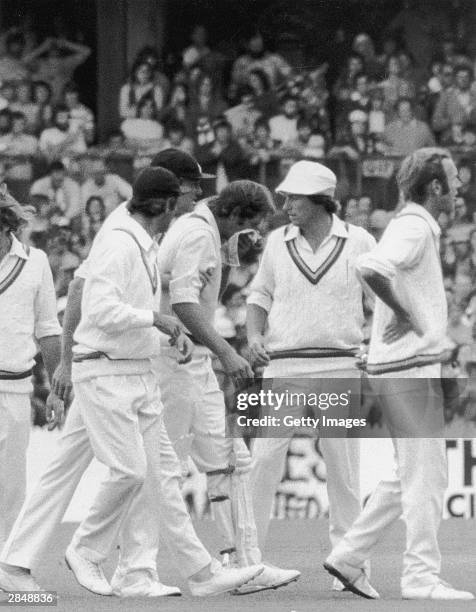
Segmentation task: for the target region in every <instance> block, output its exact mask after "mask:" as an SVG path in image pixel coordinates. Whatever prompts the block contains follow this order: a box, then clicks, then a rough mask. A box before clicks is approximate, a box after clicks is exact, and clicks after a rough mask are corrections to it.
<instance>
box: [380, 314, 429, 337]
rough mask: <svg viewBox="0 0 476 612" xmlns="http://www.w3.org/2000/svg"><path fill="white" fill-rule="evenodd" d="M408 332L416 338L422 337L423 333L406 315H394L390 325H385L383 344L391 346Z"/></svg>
mask: <svg viewBox="0 0 476 612" xmlns="http://www.w3.org/2000/svg"><path fill="white" fill-rule="evenodd" d="M410 332H414V333H415V334H416V335H417V336H422V335H423V332H422V331H421V330H420V328H419V327H418V326H417V325H416V324H415V322H414V321H412V320H411V319H410V317H409V316H408V315H396V314H394V315H393V317H392V319H391V321H390V323H389V324H388V325H387V327H386V328H385V330H384V332H383V337H382V340H383V343H384V344H393V343H394V342H396V341H397V340H400V338H403V336H406V335H407V334H409V333H410Z"/></svg>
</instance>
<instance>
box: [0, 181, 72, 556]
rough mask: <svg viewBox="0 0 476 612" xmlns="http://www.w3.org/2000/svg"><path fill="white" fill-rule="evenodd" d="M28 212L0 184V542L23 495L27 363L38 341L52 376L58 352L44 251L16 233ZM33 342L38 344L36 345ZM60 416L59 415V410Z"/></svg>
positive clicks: (27, 425)
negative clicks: (26, 241)
mask: <svg viewBox="0 0 476 612" xmlns="http://www.w3.org/2000/svg"><path fill="white" fill-rule="evenodd" d="M30 216H31V214H30V213H29V210H28V209H27V208H26V207H23V206H20V204H19V203H18V202H17V201H16V200H15V199H14V198H13V197H12V196H11V195H9V194H8V193H7V191H6V186H5V185H2V187H1V190H0V417H1V427H0V547H3V545H4V544H5V541H6V539H7V536H8V534H9V533H10V530H11V528H12V526H13V523H14V522H15V520H16V517H17V516H18V513H19V511H20V509H21V507H22V504H23V501H24V499H25V490H26V451H27V447H28V440H29V435H30V427H31V415H32V410H31V402H30V395H31V392H32V390H33V386H32V383H31V372H32V367H33V365H34V363H35V359H34V358H35V355H36V354H37V352H38V346H39V349H40V351H41V354H42V356H43V361H44V364H45V367H46V370H47V372H48V376H49V377H50V379H51V377H52V375H53V372H54V370H55V368H56V366H57V365H58V362H59V358H60V334H61V327H60V325H59V323H58V319H57V316H56V296H55V290H54V285H53V278H52V274H51V269H50V266H49V264H48V259H47V258H46V255H45V254H44V253H43V251H40V250H38V249H34V248H29V247H26V246H25V245H23V244H22V243H21V242H20V241H19V240H18V238H17V237H16V235H15V233H16V232H17V231H18V230H20V229H21V227H22V226H23V225H26V223H27V222H28V219H29V218H30ZM37 343H38V345H37ZM58 416H59V415H58Z"/></svg>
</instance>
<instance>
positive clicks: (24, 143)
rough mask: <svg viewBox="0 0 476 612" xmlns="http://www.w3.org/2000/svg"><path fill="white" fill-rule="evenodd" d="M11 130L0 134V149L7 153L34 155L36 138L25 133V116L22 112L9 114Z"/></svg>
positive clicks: (36, 146) (36, 149) (36, 147)
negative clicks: (2, 134)
mask: <svg viewBox="0 0 476 612" xmlns="http://www.w3.org/2000/svg"><path fill="white" fill-rule="evenodd" d="M11 120H12V130H11V132H9V133H8V134H5V135H4V136H0V151H2V152H3V153H7V154H8V155H35V154H36V153H37V151H38V139H37V138H35V136H31V135H30V134H27V133H26V126H27V122H26V117H25V115H24V114H23V113H19V112H14V113H12V114H11Z"/></svg>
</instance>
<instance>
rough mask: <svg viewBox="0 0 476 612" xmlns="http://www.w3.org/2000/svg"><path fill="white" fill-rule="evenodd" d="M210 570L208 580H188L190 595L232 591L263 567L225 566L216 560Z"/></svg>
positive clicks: (254, 575) (259, 571) (197, 595)
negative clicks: (210, 574) (210, 573)
mask: <svg viewBox="0 0 476 612" xmlns="http://www.w3.org/2000/svg"><path fill="white" fill-rule="evenodd" d="M211 570H212V572H213V576H212V577H211V578H210V579H209V580H205V581H204V582H196V581H195V580H189V581H188V586H189V589H190V592H191V593H192V595H194V596H195V597H207V596H212V595H219V594H220V593H227V592H228V591H234V590H235V589H238V588H239V587H240V586H242V585H243V584H246V583H247V582H249V581H250V580H253V578H255V577H256V576H258V575H259V574H261V573H262V572H263V570H264V567H263V566H262V565H251V566H249V567H232V568H225V567H222V565H221V563H219V562H218V561H216V562H212V565H211Z"/></svg>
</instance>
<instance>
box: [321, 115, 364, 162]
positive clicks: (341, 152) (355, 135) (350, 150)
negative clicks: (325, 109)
mask: <svg viewBox="0 0 476 612" xmlns="http://www.w3.org/2000/svg"><path fill="white" fill-rule="evenodd" d="M367 148H368V116H367V114H366V113H364V111H360V110H355V111H352V112H351V113H350V114H349V124H348V128H347V131H346V133H345V134H344V135H343V136H342V138H341V139H340V140H339V141H337V143H336V145H335V146H334V147H332V149H331V150H330V151H329V155H330V156H331V157H341V156H343V157H347V158H348V159H351V160H357V159H359V157H360V156H361V155H365V154H366V153H367Z"/></svg>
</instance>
